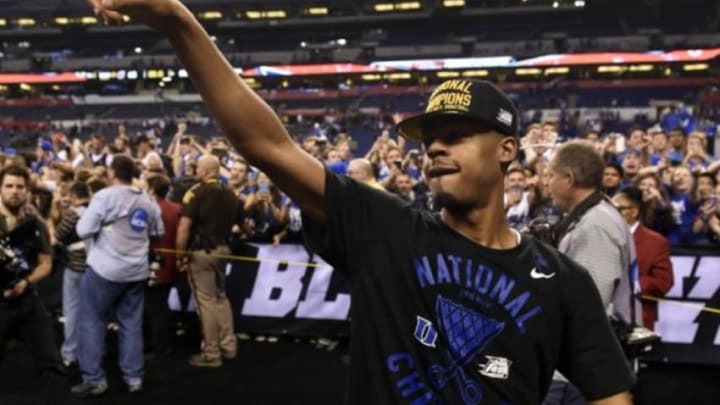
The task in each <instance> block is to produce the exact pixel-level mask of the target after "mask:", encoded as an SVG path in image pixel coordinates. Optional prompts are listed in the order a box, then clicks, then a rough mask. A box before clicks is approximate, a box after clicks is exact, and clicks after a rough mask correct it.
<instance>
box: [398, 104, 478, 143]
mask: <svg viewBox="0 0 720 405" xmlns="http://www.w3.org/2000/svg"><path fill="white" fill-rule="evenodd" d="M441 116H454V117H467V116H468V115H467V114H466V113H463V112H460V111H433V112H429V113H422V114H418V115H415V116H413V117H410V118H408V119H405V120H402V121H400V122H399V123H398V124H397V125H396V126H395V129H396V130H397V132H398V134H400V136H402V137H403V138H405V139H408V140H411V141H418V142H422V140H423V127H424V126H425V124H426V123H427V121H428V120H430V119H433V118H437V117H441Z"/></svg>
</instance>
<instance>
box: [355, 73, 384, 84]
mask: <svg viewBox="0 0 720 405" xmlns="http://www.w3.org/2000/svg"><path fill="white" fill-rule="evenodd" d="M360 78H361V79H363V80H365V81H366V82H372V81H377V80H380V79H382V76H380V75H379V74H364V75H362V76H360Z"/></svg>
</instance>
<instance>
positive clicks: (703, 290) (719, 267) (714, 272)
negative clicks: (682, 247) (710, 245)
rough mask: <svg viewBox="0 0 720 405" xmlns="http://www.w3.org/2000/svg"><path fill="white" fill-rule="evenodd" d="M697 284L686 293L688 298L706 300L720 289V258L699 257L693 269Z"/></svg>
mask: <svg viewBox="0 0 720 405" xmlns="http://www.w3.org/2000/svg"><path fill="white" fill-rule="evenodd" d="M695 277H697V278H698V282H697V284H695V287H693V289H692V290H690V292H689V293H688V298H696V299H702V300H707V299H710V298H712V297H713V296H714V295H715V292H717V290H718V288H720V257H701V258H700V263H699V264H698V266H697V269H695Z"/></svg>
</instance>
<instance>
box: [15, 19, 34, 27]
mask: <svg viewBox="0 0 720 405" xmlns="http://www.w3.org/2000/svg"><path fill="white" fill-rule="evenodd" d="M15 24H17V25H19V26H21V27H32V26H34V25H35V19H34V18H18V19H17V20H15Z"/></svg>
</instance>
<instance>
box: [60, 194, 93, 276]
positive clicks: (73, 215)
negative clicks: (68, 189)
mask: <svg viewBox="0 0 720 405" xmlns="http://www.w3.org/2000/svg"><path fill="white" fill-rule="evenodd" d="M85 208H86V207H84V206H79V207H73V208H70V209H67V210H65V211H64V212H63V215H62V219H61V220H60V222H59V223H58V224H57V225H56V226H55V239H57V240H58V242H60V243H61V244H63V245H64V246H65V248H66V250H67V254H68V264H67V267H68V268H69V269H70V270H74V271H85V268H86V267H87V263H86V261H87V252H86V249H85V242H83V241H82V240H80V238H79V237H78V235H77V232H75V226H76V225H77V223H78V220H80V215H82V213H83V212H84V211H85Z"/></svg>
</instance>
